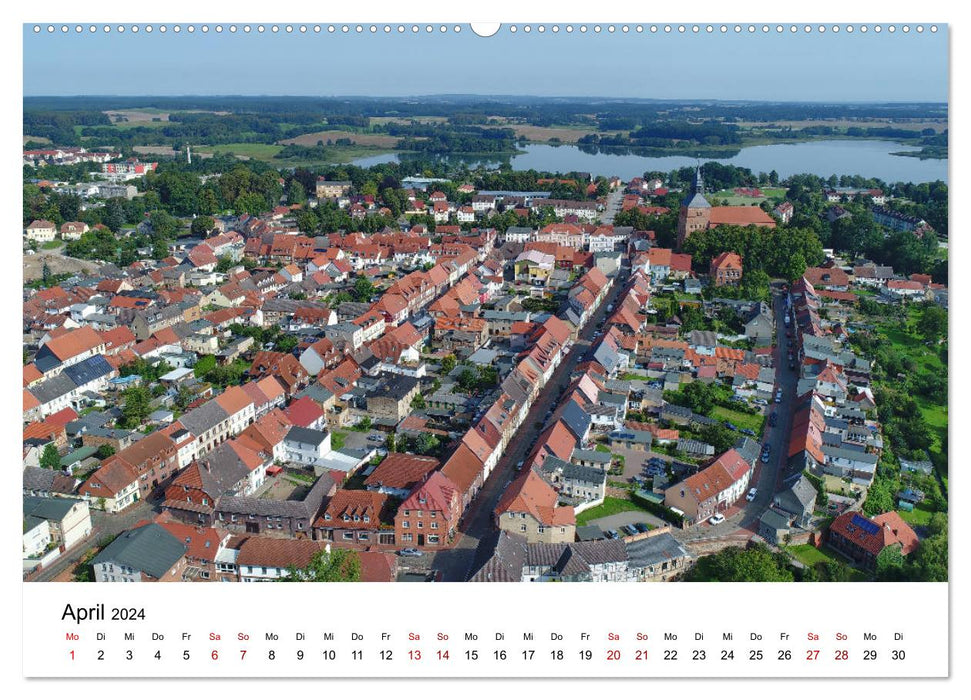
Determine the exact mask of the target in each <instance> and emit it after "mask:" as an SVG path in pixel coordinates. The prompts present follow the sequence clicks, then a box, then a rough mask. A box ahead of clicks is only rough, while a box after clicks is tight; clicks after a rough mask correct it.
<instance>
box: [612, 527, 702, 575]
mask: <svg viewBox="0 0 971 700" xmlns="http://www.w3.org/2000/svg"><path fill="white" fill-rule="evenodd" d="M626 547H627V557H628V560H629V561H630V566H631V568H636V569H640V568H643V567H645V566H653V565H655V564H660V563H662V562H666V561H671V560H672V559H677V558H680V557H689V556H691V555H690V554H688V552H687V550H686V549H685V548H684V547H682V546H681V544H680V543H679V542H678V541H677V540H676V539H674V537H673V536H672V535H671V533H670V532H662V533H660V534H657V535H653V536H651V537H645V538H643V539H640V540H634V541H633V542H627V543H626Z"/></svg>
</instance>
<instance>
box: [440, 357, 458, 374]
mask: <svg viewBox="0 0 971 700" xmlns="http://www.w3.org/2000/svg"><path fill="white" fill-rule="evenodd" d="M455 363H456V359H455V355H446V356H445V357H443V358H442V374H449V373H450V372H451V371H452V370H453V369H455Z"/></svg>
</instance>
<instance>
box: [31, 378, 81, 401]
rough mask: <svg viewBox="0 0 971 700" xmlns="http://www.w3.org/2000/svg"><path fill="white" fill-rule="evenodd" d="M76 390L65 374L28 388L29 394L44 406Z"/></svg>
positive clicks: (75, 386)
mask: <svg viewBox="0 0 971 700" xmlns="http://www.w3.org/2000/svg"><path fill="white" fill-rule="evenodd" d="M77 388H78V387H77V385H76V384H75V383H74V382H73V381H71V378H70V377H69V376H68V375H67V374H64V373H61V374H58V375H57V376H54V377H51V378H50V379H45V380H44V381H42V382H39V383H37V384H35V385H34V386H32V387H31V388H30V393H31V394H33V395H34V397H35V398H36V399H37V400H38V401H40V402H41V403H42V404H45V403H48V402H50V401H54V400H55V399H57V398H60V397H61V396H64V394H67V393H70V392H72V391H74V390H75V389H77Z"/></svg>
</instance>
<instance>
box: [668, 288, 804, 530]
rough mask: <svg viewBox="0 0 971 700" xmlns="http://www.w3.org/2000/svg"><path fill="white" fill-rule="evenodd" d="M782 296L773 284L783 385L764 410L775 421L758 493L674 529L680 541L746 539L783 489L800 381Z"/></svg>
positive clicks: (765, 439)
mask: <svg viewBox="0 0 971 700" xmlns="http://www.w3.org/2000/svg"><path fill="white" fill-rule="evenodd" d="M785 296H786V294H785V293H784V292H783V291H782V288H781V287H780V286H778V285H773V287H772V307H773V313H774V315H775V320H776V349H775V367H776V387H777V388H781V389H782V402H781V403H769V406H768V408H767V414H770V413H775V415H776V421H777V422H776V425H775V427H774V428H772V427H769V423H768V421H766V423H765V430H764V432H763V435H762V443H761V444H763V445H764V444H768V445H769V446H770V448H771V451H770V453H769V462H768V464H764V463H763V462H762V461H761V459H760V460H759V462H758V463H757V464H756V465H755V473H754V476H753V479H752V486H756V487H757V488H758V490H759V491H758V495H757V496H756V498H755V500H754V501H752V502H751V503H749V502H748V501H744V500H743V501H741V505H740V506H736V507H735V508H733V509H732V510H731V511H730V512H729V514H728V515H727V517H726V518H725V521H724V522H722V523H720V524H718V525H711V524H709V523H703V524H701V525H696V526H695V527H693V528H692V529H691V530H688V531H684V532H675V533H674V534H675V536H677V537H678V539H680V540H681V541H683V542H691V541H693V540H701V539H709V538H739V539H743V538H744V539H747V538H748V537H750V536H751V535H752V534H755V533H756V532H758V527H759V518H760V517H761V516H762V514H763V513H764V512H765V509H766V508H768V507H769V504H770V503H771V502H772V498H773V497H774V496H775V494H776V493H777V492H778V491H780V490H782V482H783V479H784V478H785V477H786V473H785V468H784V465H785V462H786V459H787V456H788V449H789V433H790V432H791V429H792V410H793V404H794V401H795V397H796V384H797V382H798V381H799V375H798V372H797V371H795V370H791V369H789V359H788V349H789V348H790V347H794V340H793V339H791V338H788V337H786V330H787V326H786V324H785V314H786V311H785ZM794 323H795V322H794V321H793V322H792V323H791V324H790V325H789V326H788V328H793V327H794Z"/></svg>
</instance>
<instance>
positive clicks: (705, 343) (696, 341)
mask: <svg viewBox="0 0 971 700" xmlns="http://www.w3.org/2000/svg"><path fill="white" fill-rule="evenodd" d="M688 344H689V345H697V346H702V347H707V348H713V347H715V346H716V345H718V334H717V333H715V332H714V331H691V332H690V333H688Z"/></svg>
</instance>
